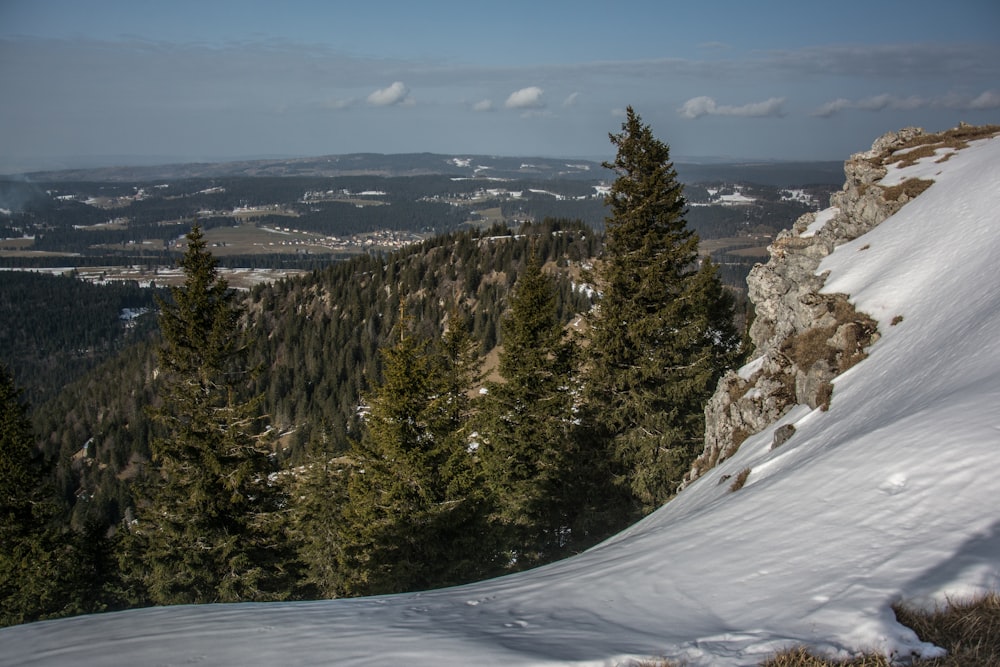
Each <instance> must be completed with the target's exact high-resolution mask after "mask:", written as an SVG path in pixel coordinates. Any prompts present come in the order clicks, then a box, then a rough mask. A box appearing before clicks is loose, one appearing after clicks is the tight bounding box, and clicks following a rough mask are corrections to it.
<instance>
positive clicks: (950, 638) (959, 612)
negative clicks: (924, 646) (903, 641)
mask: <svg viewBox="0 0 1000 667" xmlns="http://www.w3.org/2000/svg"><path fill="white" fill-rule="evenodd" d="M892 610H893V611H894V612H896V618H897V619H898V620H899V622H900V623H902V624H903V625H906V626H909V627H910V628H913V631H914V632H916V633H917V636H918V637H920V639H921V641H925V642H930V643H932V644H934V645H936V646H940V647H942V648H944V649H946V650H947V651H948V655H946V656H944V657H943V658H935V659H933V660H922V661H920V662H919V663H917V664H919V665H926V666H927V667H987V666H992V667H996V666H997V665H1000V593H998V592H993V593H989V594H987V595H984V596H981V597H977V598H973V599H969V600H948V601H947V603H945V604H944V605H942V606H940V607H938V608H937V609H934V610H933V611H923V610H919V609H909V608H907V607H905V606H903V605H894V606H893V608H892Z"/></svg>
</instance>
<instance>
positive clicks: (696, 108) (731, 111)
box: [677, 95, 785, 119]
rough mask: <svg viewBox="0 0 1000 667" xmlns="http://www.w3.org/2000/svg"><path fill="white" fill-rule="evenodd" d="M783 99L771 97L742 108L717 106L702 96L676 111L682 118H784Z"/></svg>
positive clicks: (726, 105) (712, 100)
mask: <svg viewBox="0 0 1000 667" xmlns="http://www.w3.org/2000/svg"><path fill="white" fill-rule="evenodd" d="M784 104H785V98H784V97H772V98H770V99H767V100H764V101H763V102H751V103H750V104H744V105H742V106H732V105H728V104H718V103H717V102H716V101H715V100H714V99H713V98H711V97H707V96H704V95H702V96H701V97H692V98H691V99H689V100H688V101H687V102H685V103H684V104H683V106H681V108H680V109H678V110H677V113H678V114H680V115H681V116H682V117H683V118H692V119H693V118H701V117H702V116H740V117H743V118H765V117H769V116H771V117H773V116H784V115H785V113H784V111H783V110H782V106H783V105H784Z"/></svg>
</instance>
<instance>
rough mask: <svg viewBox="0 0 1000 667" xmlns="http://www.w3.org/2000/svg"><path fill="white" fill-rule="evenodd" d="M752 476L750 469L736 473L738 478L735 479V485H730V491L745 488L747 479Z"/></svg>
mask: <svg viewBox="0 0 1000 667" xmlns="http://www.w3.org/2000/svg"><path fill="white" fill-rule="evenodd" d="M749 476H750V468H744V469H743V470H741V471H739V472H738V473H736V477H734V478H733V483H732V484H730V485H729V490H730V491H739V490H740V489H742V488H743V485H744V484H746V483H747V478H748V477H749Z"/></svg>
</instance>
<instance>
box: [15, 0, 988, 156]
mask: <svg viewBox="0 0 1000 667" xmlns="http://www.w3.org/2000/svg"><path fill="white" fill-rule="evenodd" d="M345 9H346V8H345V6H344V5H343V4H342V3H335V2H334V3H330V2H316V1H315V0H287V2H284V3H282V4H280V5H278V4H273V3H245V2H237V1H236V0H213V1H212V2H210V3H204V2H194V1H192V0H175V1H174V2H171V3H134V2H124V0H101V1H100V2H86V3H82V2H76V1H73V0H4V1H3V2H0V90H2V91H3V93H4V103H3V105H0V171H2V172H6V173H23V172H24V171H25V170H40V169H45V168H46V167H47V165H66V164H70V165H74V166H79V165H81V164H84V166H86V165H89V164H100V165H106V164H107V163H108V160H107V159H105V157H107V156H110V157H111V158H115V160H114V161H115V162H127V163H130V164H139V165H141V164H143V163H148V162H149V160H148V159H147V158H150V157H151V158H155V162H157V163H169V164H176V163H187V162H191V161H210V162H216V161H232V160H238V159H244V158H241V157H239V156H284V155H289V156H302V155H320V156H322V155H348V154H354V153H360V152H373V153H380V154H411V153H420V152H434V153H439V154H444V155H459V154H470V155H496V156H560V157H562V156H605V155H607V156H609V157H610V156H611V155H612V154H613V152H612V151H613V149H612V146H611V144H610V142H609V141H608V134H609V133H617V132H618V131H620V129H621V123H622V121H623V120H624V117H625V112H626V109H627V108H628V107H629V106H631V107H632V108H633V109H634V110H635V111H636V112H637V113H638V114H639V115H640V116H641V117H642V120H643V122H644V123H646V124H648V125H649V127H650V128H651V129H652V131H653V133H654V134H655V136H656V137H657V138H659V139H660V140H661V141H664V142H666V143H667V144H669V145H670V147H671V151H672V153H673V155H674V156H675V159H677V160H683V159H694V160H701V159H713V157H714V156H721V157H723V158H724V159H729V158H726V157H725V156H733V157H732V158H731V159H732V160H733V161H746V160H764V161H774V160H779V161H812V160H822V161H826V160H845V159H847V158H848V157H849V156H850V155H851V154H852V153H854V152H857V151H860V150H865V149H866V148H868V147H869V146H870V145H871V141H872V137H878V136H880V135H882V134H884V133H886V132H888V131H892V130H899V129H901V128H904V127H911V126H916V127H923V128H925V129H927V130H928V131H940V130H945V129H948V128H951V127H955V126H956V125H958V123H959V122H960V121H965V122H968V123H971V124H973V125H983V124H988V123H996V122H998V120H1000V38H998V34H1000V31H998V28H1000V5H998V4H997V3H996V2H995V0H953V2H951V3H950V4H948V5H944V4H942V3H941V2H940V1H935V0H905V2H904V0H885V1H884V2H877V3H871V2H866V1H865V0H842V2H840V3H838V4H837V6H836V8H832V9H830V10H829V11H820V10H817V9H814V8H810V9H809V10H803V8H802V7H801V6H800V5H799V4H796V3H792V2H790V1H789V0H770V1H769V2H767V3H746V2H740V1H738V0H705V2H701V3H694V4H692V3H672V2H671V3H667V2H660V1H658V0H633V2H630V3H629V5H628V7H627V11H622V10H621V9H616V8H614V7H612V6H610V5H609V4H608V3H607V2H606V1H602V0H576V1H574V2H572V3H570V2H567V1H565V0H558V1H556V2H545V3H539V2H536V1H533V0H508V2H506V3H504V5H503V6H501V7H494V6H491V5H487V4H478V3H469V2H460V1H459V0H427V2H422V3H413V2H402V1H400V0H370V1H369V2H364V3H355V4H353V5H351V6H350V8H349V11H345ZM928 17H932V19H931V20H928ZM701 156H709V157H705V158H702V157H701ZM81 157H82V158H85V160H80V159H79V158H81ZM118 158H125V159H124V160H120V159H118ZM161 158H162V159H161ZM71 168H73V167H71Z"/></svg>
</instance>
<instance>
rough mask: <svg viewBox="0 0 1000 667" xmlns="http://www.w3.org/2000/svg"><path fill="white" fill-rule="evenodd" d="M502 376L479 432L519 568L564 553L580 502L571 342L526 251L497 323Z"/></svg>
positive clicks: (546, 282)
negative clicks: (524, 262)
mask: <svg viewBox="0 0 1000 667" xmlns="http://www.w3.org/2000/svg"><path fill="white" fill-rule="evenodd" d="M501 332H502V336H503V349H502V352H501V353H500V359H499V367H498V371H499V375H500V381H498V382H491V383H488V385H487V395H486V398H485V403H486V406H485V408H484V410H483V420H482V426H481V428H480V435H481V439H482V446H481V448H480V456H481V458H482V460H483V468H484V474H485V475H486V479H487V483H488V485H489V487H490V489H491V491H492V493H493V495H494V497H495V499H496V504H497V511H496V513H495V515H494V522H495V525H496V530H497V532H498V533H499V535H500V536H501V538H502V540H503V545H504V550H505V551H506V552H507V554H508V558H509V560H510V562H511V563H512V564H513V565H514V566H515V567H518V568H521V567H530V566H532V565H536V564H539V563H542V562H546V561H549V560H553V559H555V558H557V557H559V556H560V555H562V554H564V553H566V552H567V551H568V550H569V548H570V547H571V545H572V543H573V540H572V538H573V537H574V536H573V523H574V521H575V518H576V516H577V514H578V513H579V512H580V511H581V510H582V509H583V507H584V506H585V505H586V495H587V493H586V492H587V489H586V488H585V487H583V486H581V484H580V479H581V476H580V471H581V468H582V467H583V466H585V465H586V461H585V456H584V455H585V452H584V451H582V450H581V448H580V447H579V446H578V442H577V440H576V438H575V433H574V430H575V427H574V418H573V417H574V415H573V405H574V390H575V389H576V378H575V366H576V361H577V358H576V356H577V355H576V352H577V349H576V346H575V344H574V343H573V342H572V341H571V340H569V339H568V338H567V335H566V332H565V330H564V329H563V326H562V324H561V322H560V320H559V318H558V314H557V310H556V286H555V283H554V280H553V279H552V278H551V277H549V276H547V275H546V274H545V273H543V272H542V269H541V262H540V260H539V259H538V257H537V255H535V254H534V253H532V255H531V257H530V258H529V261H528V262H527V265H526V267H525V269H524V272H523V273H522V274H521V276H520V277H519V278H518V280H517V283H516V284H515V287H514V292H513V295H512V297H511V300H510V311H509V313H508V315H507V316H506V317H505V318H504V319H503V321H502V323H501Z"/></svg>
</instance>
